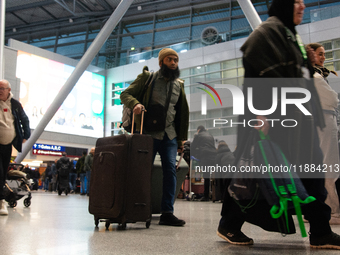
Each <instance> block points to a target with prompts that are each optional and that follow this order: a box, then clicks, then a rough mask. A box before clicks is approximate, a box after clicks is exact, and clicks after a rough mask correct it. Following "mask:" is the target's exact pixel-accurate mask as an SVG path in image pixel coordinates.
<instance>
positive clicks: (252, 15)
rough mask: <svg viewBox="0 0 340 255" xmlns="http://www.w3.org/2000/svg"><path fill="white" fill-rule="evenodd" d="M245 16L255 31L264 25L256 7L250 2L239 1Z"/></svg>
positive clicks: (247, 0)
mask: <svg viewBox="0 0 340 255" xmlns="http://www.w3.org/2000/svg"><path fill="white" fill-rule="evenodd" d="M237 2H238V4H239V5H240V7H241V9H242V11H243V13H244V15H245V16H246V18H247V20H248V22H249V24H250V26H251V28H252V29H253V30H254V29H255V28H256V27H257V26H258V25H260V24H261V23H262V21H261V19H260V16H259V14H258V13H257V12H256V10H255V7H254V5H253V4H252V2H251V1H250V0H237Z"/></svg>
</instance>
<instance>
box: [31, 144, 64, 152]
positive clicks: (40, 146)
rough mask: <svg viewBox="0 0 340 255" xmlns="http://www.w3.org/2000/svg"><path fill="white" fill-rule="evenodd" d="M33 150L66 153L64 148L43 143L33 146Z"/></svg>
mask: <svg viewBox="0 0 340 255" xmlns="http://www.w3.org/2000/svg"><path fill="white" fill-rule="evenodd" d="M33 149H39V150H45V151H65V147H64V146H59V145H49V144H41V143H35V144H34V145H33Z"/></svg>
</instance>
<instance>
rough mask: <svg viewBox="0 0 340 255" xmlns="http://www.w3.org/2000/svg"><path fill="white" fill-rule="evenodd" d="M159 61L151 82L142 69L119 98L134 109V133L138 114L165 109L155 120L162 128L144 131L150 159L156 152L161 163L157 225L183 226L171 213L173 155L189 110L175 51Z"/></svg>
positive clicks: (182, 138)
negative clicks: (150, 141)
mask: <svg viewBox="0 0 340 255" xmlns="http://www.w3.org/2000/svg"><path fill="white" fill-rule="evenodd" d="M158 60H159V66H160V70H159V71H157V72H155V73H154V74H153V77H152V83H151V84H146V81H147V80H148V78H149V76H150V72H148V71H146V70H145V68H144V71H143V73H142V74H140V75H138V77H137V79H136V80H135V81H134V82H132V83H131V85H130V86H129V87H128V88H127V89H126V90H125V91H123V92H122V94H121V96H120V99H121V101H122V103H123V104H125V105H126V106H127V107H129V108H130V109H133V112H134V113H135V115H136V117H135V123H136V130H137V131H138V130H140V128H141V116H140V114H141V112H142V110H144V109H146V110H147V112H148V113H149V114H150V112H152V111H153V109H155V108H153V106H154V105H160V106H161V107H162V106H163V108H164V112H165V118H164V119H163V120H161V117H160V119H158V120H157V121H159V122H162V121H164V122H165V125H163V128H162V129H161V130H152V131H150V127H149V130H148V126H145V127H144V129H143V130H144V131H145V133H146V134H149V135H151V136H152V138H153V140H154V151H153V158H155V156H156V153H157V152H158V153H159V154H160V156H161V160H162V168H163V195H162V204H161V211H162V215H161V217H160V221H159V224H160V225H169V226H183V225H184V224H185V221H184V220H181V219H178V218H177V217H176V216H175V215H174V214H173V211H174V206H173V205H174V202H175V191H176V154H177V149H179V150H180V151H182V150H183V142H184V141H185V140H187V135H188V126H189V107H188V103H187V100H186V96H185V92H184V83H183V81H182V80H180V79H178V77H179V75H180V72H179V69H178V61H179V57H178V54H177V52H176V51H174V50H172V49H169V48H165V49H162V50H161V51H160V52H159V55H158ZM148 85H149V86H148ZM146 86H148V87H146ZM169 93H170V94H169ZM138 99H141V100H140V101H139V100H138ZM166 109H167V110H166ZM160 115H162V114H160ZM163 124H164V123H163Z"/></svg>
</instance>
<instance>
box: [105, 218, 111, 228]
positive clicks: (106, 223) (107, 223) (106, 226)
mask: <svg viewBox="0 0 340 255" xmlns="http://www.w3.org/2000/svg"><path fill="white" fill-rule="evenodd" d="M109 227H110V220H107V221H106V222H105V228H106V230H109Z"/></svg>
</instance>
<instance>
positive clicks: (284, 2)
mask: <svg viewBox="0 0 340 255" xmlns="http://www.w3.org/2000/svg"><path fill="white" fill-rule="evenodd" d="M294 2H295V0H273V2H272V5H271V6H270V8H269V11H268V15H269V16H270V17H271V16H276V17H278V18H279V19H280V20H281V21H282V22H283V24H284V25H285V26H286V27H288V28H289V29H290V30H291V31H292V32H293V33H294V34H296V31H295V24H294Z"/></svg>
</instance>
